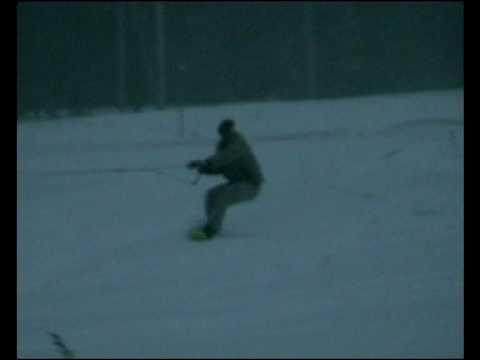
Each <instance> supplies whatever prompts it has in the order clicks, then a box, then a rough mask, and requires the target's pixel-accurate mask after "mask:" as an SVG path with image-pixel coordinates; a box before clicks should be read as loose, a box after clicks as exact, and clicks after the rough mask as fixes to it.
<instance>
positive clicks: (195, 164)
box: [187, 160, 204, 169]
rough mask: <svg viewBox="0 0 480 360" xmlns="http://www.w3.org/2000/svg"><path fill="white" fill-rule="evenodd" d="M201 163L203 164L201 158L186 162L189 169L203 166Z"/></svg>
mask: <svg viewBox="0 0 480 360" xmlns="http://www.w3.org/2000/svg"><path fill="white" fill-rule="evenodd" d="M203 164H204V161H202V160H193V161H190V162H189V163H188V164H187V167H188V168H189V169H199V168H200V167H202V166H203Z"/></svg>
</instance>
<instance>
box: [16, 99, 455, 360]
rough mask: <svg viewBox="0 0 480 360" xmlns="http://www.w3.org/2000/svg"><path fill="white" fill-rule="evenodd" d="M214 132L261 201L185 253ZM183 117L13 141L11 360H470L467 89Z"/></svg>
mask: <svg viewBox="0 0 480 360" xmlns="http://www.w3.org/2000/svg"><path fill="white" fill-rule="evenodd" d="M225 116H229V117H232V118H234V119H236V121H237V123H238V127H239V128H240V129H241V130H242V131H243V132H244V133H245V134H246V136H247V137H248V138H249V139H251V143H252V145H253V147H254V149H255V150H256V152H257V154H258V157H259V160H260V162H261V164H262V165H263V168H264V172H265V177H266V183H265V187H264V189H263V193H262V194H261V196H260V197H259V198H258V199H257V200H256V201H255V202H252V203H248V204H244V205H240V206H238V207H236V208H233V209H231V210H230V211H229V213H228V214H227V220H226V223H225V229H224V233H223V235H222V237H221V238H219V239H216V240H214V241H212V242H209V243H204V244H197V243H192V242H190V241H187V240H186V232H187V229H188V227H189V226H190V225H192V224H195V223H197V222H199V221H201V220H202V217H203V195H204V193H205V191H206V190H207V189H208V188H209V187H210V186H211V185H213V184H216V183H218V182H219V181H221V179H220V178H205V177H203V178H201V180H200V182H199V184H198V185H196V186H193V185H191V184H190V183H189V181H191V180H192V179H193V178H194V175H193V174H192V173H190V172H189V171H188V170H187V169H185V167H184V164H185V163H186V162H187V161H188V160H191V159H195V158H203V157H205V156H207V155H209V154H210V153H211V152H212V151H213V146H214V143H215V141H216V134H215V128H216V126H217V124H218V122H219V121H220V120H221V119H222V118H223V117H225ZM184 118H185V126H184V128H182V127H181V126H180V124H179V121H178V114H177V112H176V111H173V110H172V111H164V112H154V111H147V112H144V113H140V114H114V113H104V114H98V115H96V116H93V117H90V118H85V119H74V120H71V121H70V120H62V121H54V122H41V123H22V124H19V125H18V127H17V130H18V131H17V144H18V145H17V185H18V186H17V204H18V206H17V218H18V222H17V233H18V239H17V260H18V268H17V272H18V281H17V296H18V298H17V299H18V300H17V302H18V310H17V325H18V327H17V338H18V341H17V355H18V356H19V357H58V356H59V355H58V354H57V353H56V349H55V347H54V345H53V344H52V342H51V339H50V337H49V335H48V332H49V331H54V332H57V333H59V334H60V336H61V337H62V338H63V340H64V341H65V343H66V344H67V346H68V347H70V348H71V349H72V350H73V351H74V353H75V355H76V356H78V357H157V358H158V357H247V356H248V357H316V358H318V357H427V356H428V357H461V356H463V335H464V332H463V325H464V317H463V314H464V313H463V311H464V306H463V300H464V297H463V289H464V284H463V264H464V263H463V250H464V246H463V237H464V230H463V229H464V228H463V218H464V213H463V204H464V201H463V196H464V195H463V194H464V187H463V178H464V165H463V149H464V148H463V138H464V137H463V134H464V132H463V118H464V116H463V91H448V92H437V93H435V92H432V93H420V94H405V95H395V96H374V97H365V98H353V99H341V100H328V101H307V102H292V103H266V104H260V103H259V104H244V105H225V106H216V107H203V108H201V107H198V108H189V109H186V110H185V114H184ZM156 170H159V171H156Z"/></svg>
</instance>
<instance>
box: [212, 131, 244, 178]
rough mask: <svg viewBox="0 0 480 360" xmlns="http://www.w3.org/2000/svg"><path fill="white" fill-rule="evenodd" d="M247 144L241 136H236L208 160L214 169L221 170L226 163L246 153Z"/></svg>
mask: <svg viewBox="0 0 480 360" xmlns="http://www.w3.org/2000/svg"><path fill="white" fill-rule="evenodd" d="M244 147H245V145H244V143H243V141H242V139H241V138H239V137H236V138H235V139H234V140H233V141H232V142H231V143H229V144H228V145H227V146H226V147H225V148H224V149H222V150H220V151H217V152H216V153H215V155H213V156H211V157H209V158H208V159H207V160H206V161H207V162H208V164H209V167H210V169H211V170H212V171H215V172H216V171H219V170H220V169H222V168H223V167H225V166H226V165H228V164H230V163H231V162H233V161H235V160H237V159H238V158H239V157H241V156H242V154H243V153H244V151H245V149H244Z"/></svg>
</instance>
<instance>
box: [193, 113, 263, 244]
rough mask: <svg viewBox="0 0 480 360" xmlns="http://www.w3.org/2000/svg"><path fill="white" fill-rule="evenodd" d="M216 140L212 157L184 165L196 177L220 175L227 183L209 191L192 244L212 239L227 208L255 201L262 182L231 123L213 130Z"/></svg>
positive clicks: (247, 148)
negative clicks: (202, 222) (202, 218)
mask: <svg viewBox="0 0 480 360" xmlns="http://www.w3.org/2000/svg"><path fill="white" fill-rule="evenodd" d="M217 132H218V134H219V135H220V140H219V141H218V143H217V146H216V151H215V154H214V155H213V156H210V157H208V158H207V159H205V160H193V161H190V162H189V163H188V164H187V167H188V168H190V169H196V170H197V171H198V172H199V173H200V174H206V175H223V176H224V177H225V178H226V179H227V180H228V182H226V183H224V184H220V185H217V186H215V187H213V188H211V189H210V190H209V191H208V192H207V194H206V196H205V212H206V215H207V221H206V224H205V225H204V226H202V227H200V228H196V229H193V230H192V231H191V234H190V235H191V237H192V239H194V240H207V239H211V238H213V237H214V236H215V235H217V234H218V232H219V231H220V230H221V228H222V223H223V219H224V216H225V213H226V211H227V208H228V207H229V206H232V205H234V204H238V203H241V202H244V201H249V200H252V199H254V198H255V197H257V195H258V194H259V192H260V189H261V186H262V183H263V181H264V178H263V174H262V171H261V169H260V165H259V163H258V161H257V159H256V157H255V155H254V153H253V151H252V149H251V147H250V145H249V144H248V143H247V141H246V139H245V137H244V136H243V135H242V134H241V133H240V132H238V131H237V130H236V128H235V123H234V121H233V120H231V119H225V120H222V122H221V123H220V124H219V126H218V128H217Z"/></svg>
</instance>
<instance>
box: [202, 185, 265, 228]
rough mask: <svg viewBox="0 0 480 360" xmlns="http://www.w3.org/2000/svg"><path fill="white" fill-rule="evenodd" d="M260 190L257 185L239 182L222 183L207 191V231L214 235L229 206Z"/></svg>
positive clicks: (249, 198)
mask: <svg viewBox="0 0 480 360" xmlns="http://www.w3.org/2000/svg"><path fill="white" fill-rule="evenodd" d="M259 191H260V188H259V187H258V186H255V185H252V184H250V183H246V182H241V183H234V184H222V185H219V186H216V187H214V188H212V189H211V190H210V191H208V193H207V196H206V201H205V203H206V204H205V205H206V213H207V225H206V226H205V228H206V230H207V232H210V234H211V236H215V235H216V234H217V233H218V231H220V229H221V228H222V224H223V220H224V217H225V213H226V211H227V209H228V207H229V206H232V205H235V204H238V203H241V202H244V201H248V200H252V199H253V198H255V197H256V196H257V195H258V193H259Z"/></svg>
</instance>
